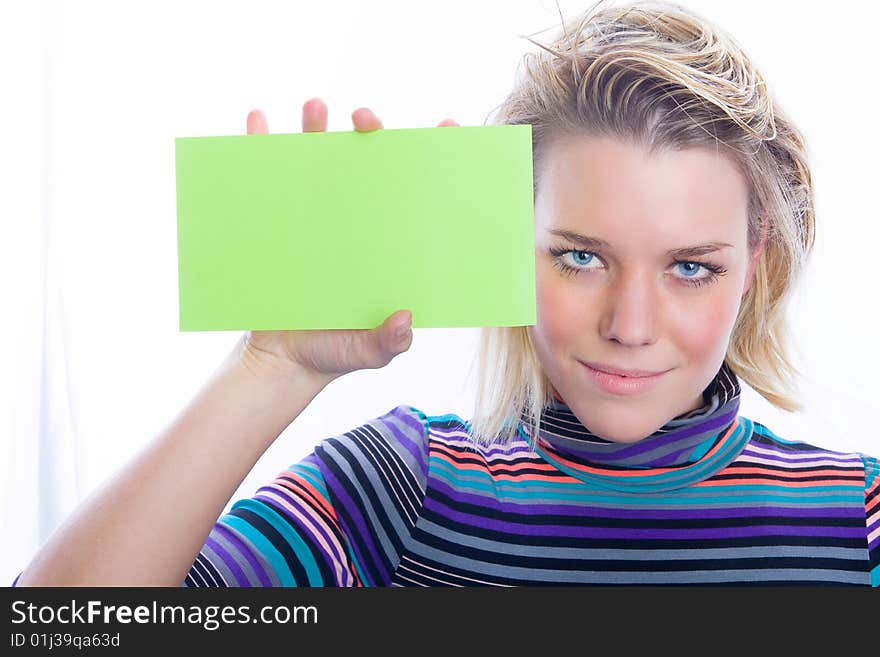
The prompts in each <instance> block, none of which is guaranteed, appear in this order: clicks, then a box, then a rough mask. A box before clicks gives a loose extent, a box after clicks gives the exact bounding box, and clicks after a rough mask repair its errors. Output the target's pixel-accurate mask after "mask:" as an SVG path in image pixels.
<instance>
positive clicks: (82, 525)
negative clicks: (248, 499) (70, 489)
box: [17, 342, 329, 586]
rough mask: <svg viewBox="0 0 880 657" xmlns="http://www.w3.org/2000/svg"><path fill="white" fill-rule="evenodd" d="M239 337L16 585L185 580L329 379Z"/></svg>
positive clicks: (58, 533)
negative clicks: (262, 355)
mask: <svg viewBox="0 0 880 657" xmlns="http://www.w3.org/2000/svg"><path fill="white" fill-rule="evenodd" d="M242 343H243V342H239V343H238V344H237V345H236V347H235V349H234V350H233V351H232V352H231V353H230V355H229V357H228V358H227V359H226V360H225V361H224V362H223V364H222V365H221V366H220V367H219V368H218V370H217V371H216V372H215V373H214V375H213V377H212V378H211V380H210V381H209V382H208V383H207V384H206V386H205V387H204V388H203V389H202V390H201V391H200V392H199V394H198V395H197V396H196V397H195V398H194V399H193V400H192V402H190V404H189V406H187V407H186V409H184V411H183V412H182V413H181V414H180V415H179V416H178V417H177V418H176V419H175V420H174V422H173V423H172V424H171V425H170V426H169V427H168V428H167V429H166V430H165V431H163V432H162V433H161V434H160V435H159V436H158V437H157V438H156V439H155V440H154V441H152V442H151V443H150V444H149V445H147V446H146V448H145V449H144V450H143V451H142V452H141V453H140V454H139V455H138V456H137V457H136V458H135V459H134V460H133V461H131V462H130V463H129V464H128V465H127V466H126V467H124V468H123V469H122V471H121V472H119V473H118V474H117V475H116V476H115V477H113V478H112V479H110V480H109V481H108V482H107V483H105V484H104V485H103V486H101V487H100V488H99V489H98V490H97V491H96V492H94V493H93V494H92V495H90V496H89V497H88V498H87V499H86V500H85V501H84V502H83V503H82V504H81V505H80V506H79V508H77V510H76V511H75V512H74V513H73V514H72V515H71V516H70V518H68V519H67V520H66V521H65V522H64V523H63V524H62V525H61V526H60V527H59V528H58V529H57V530H56V531H55V532H54V533H53V534H52V535H51V536H50V537H49V539H48V541H47V542H46V544H45V545H44V546H43V547H42V548H41V549H40V551H39V552H38V553H37V554H36V556H35V557H34V559H33V560H32V561H31V563H30V564H29V565H28V566H27V568H26V569H25V570H24V571H23V572H22V574H21V577H20V578H19V580H18V583H17V586H180V585H181V583H182V582H183V580H184V578H185V577H186V574H187V572H188V571H189V568H190V566H191V565H192V563H193V561H194V560H195V558H196V556H197V555H198V553H199V550H200V549H201V547H202V546H203V545H204V543H205V540H206V538H207V536H208V534H209V533H210V531H211V528H212V527H213V526H214V523H215V522H216V520H217V518H218V517H219V516H220V514H221V513H222V511H223V508H224V507H225V505H226V503H227V502H228V501H229V500H230V498H231V497H232V495H234V494H235V491H236V490H237V489H238V486H239V485H240V484H241V482H242V481H243V480H244V478H245V477H246V476H247V474H248V472H250V470H251V468H253V466H254V464H255V463H256V462H257V460H258V459H259V458H260V456H261V455H262V454H263V453H264V452H265V451H266V449H267V448H268V447H269V446H270V445H271V444H272V443H273V442H274V441H275V439H276V438H277V437H278V436H279V435H280V434H281V432H282V431H284V429H285V428H286V427H287V426H288V425H289V424H290V423H291V422H292V421H293V420H295V419H296V418H297V417H298V416H299V414H300V413H301V412H302V411H303V409H304V408H305V407H306V406H308V405H309V403H310V402H311V401H312V400H313V399H314V398H315V397H316V396H317V394H318V393H319V392H320V391H321V390H322V389H323V388H324V387H325V386H326V385H327V383H329V379H327V378H322V377H320V376H319V375H317V374H316V373H314V372H312V371H311V370H307V369H304V368H295V367H294V368H290V369H273V368H270V367H268V366H266V364H265V363H263V362H262V361H260V362H257V361H256V360H254V359H252V358H249V357H248V355H247V352H246V351H245V350H243V349H242Z"/></svg>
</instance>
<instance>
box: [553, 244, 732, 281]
mask: <svg viewBox="0 0 880 657" xmlns="http://www.w3.org/2000/svg"><path fill="white" fill-rule="evenodd" d="M550 253H551V254H552V255H553V256H554V258H553V266H554V267H556V268H557V269H559V270H560V271H561V272H562V273H563V274H565V275H566V276H577V275H578V274H581V273H583V272H590V271H592V270H593V269H596V268H595V267H586V266H585V265H588V264H590V263H591V262H592V261H593V258H594V257H595V256H596V254H595V253H593V252H592V251H579V250H577V249H572V248H567V247H558V248H551V249H550ZM569 253H571V254H572V261H573V262H574V264H575V265H577V266H575V267H572V266H571V265H570V264H568V263H567V262H566V261H565V259H564V257H565V256H567V255H568V254H569ZM673 264H674V265H675V266H676V267H678V268H679V271H680V272H682V273H683V274H684V275H683V276H679V277H677V278H680V279H681V280H682V281H683V282H684V283H685V285H690V286H692V287H700V286H701V285H707V284H710V283H714V282H716V281H717V280H718V278H719V277H721V276H723V275H724V274H725V273H726V272H727V269H725V268H724V267H719V266H718V265H713V264H710V263H708V262H695V261H693V260H676V261H675V262H674V263H673ZM582 265H584V266H582ZM701 268H703V269H705V270H706V271H707V272H709V273H708V274H707V275H706V276H701V277H696V276H693V275H689V274H696V273H697V272H699V271H700V269H701Z"/></svg>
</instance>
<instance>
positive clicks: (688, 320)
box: [670, 294, 739, 360]
mask: <svg viewBox="0 0 880 657" xmlns="http://www.w3.org/2000/svg"><path fill="white" fill-rule="evenodd" d="M738 311H739V296H737V295H731V294H724V295H717V296H715V297H712V298H706V299H704V300H703V301H702V302H701V303H700V304H695V305H694V306H693V307H692V308H690V309H689V310H688V311H687V312H679V313H673V315H672V318H671V319H670V322H671V324H670V326H671V328H672V334H673V335H674V336H675V342H676V344H677V345H678V347H679V349H680V350H681V351H682V352H683V353H686V354H688V355H689V356H691V358H692V359H694V360H701V359H713V360H717V359H718V358H720V357H723V355H724V354H725V353H726V352H727V345H728V342H729V341H730V334H731V332H732V331H733V324H734V322H735V321H736V314H737V312H738Z"/></svg>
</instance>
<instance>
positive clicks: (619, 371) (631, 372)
mask: <svg viewBox="0 0 880 657" xmlns="http://www.w3.org/2000/svg"><path fill="white" fill-rule="evenodd" d="M579 362H580V363H581V364H583V365H586V366H587V367H592V368H593V369H594V370H599V371H600V372H605V373H606V374H614V375H615V376H624V377H627V378H632V379H639V378H645V377H649V376H657V375H658V374H663V373H664V372H668V371H669V370H641V369H625V368H621V367H615V366H613V365H606V364H605V363H589V362H584V361H579Z"/></svg>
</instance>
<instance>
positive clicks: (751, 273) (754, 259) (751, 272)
mask: <svg viewBox="0 0 880 657" xmlns="http://www.w3.org/2000/svg"><path fill="white" fill-rule="evenodd" d="M766 242H767V217H764V216H762V217H761V241H760V242H758V246H757V247H755V251H754V253H752V255H751V256H749V269H748V271H747V272H746V281H745V285H744V286H743V291H742V296H743V297H744V296H746V293H747V292H748V291H749V289H750V288H751V287H752V283H753V282H754V280H755V270H756V269H757V268H758V261H759V260H760V259H761V253H763V251H764V244H766Z"/></svg>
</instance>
